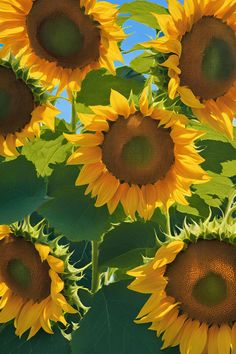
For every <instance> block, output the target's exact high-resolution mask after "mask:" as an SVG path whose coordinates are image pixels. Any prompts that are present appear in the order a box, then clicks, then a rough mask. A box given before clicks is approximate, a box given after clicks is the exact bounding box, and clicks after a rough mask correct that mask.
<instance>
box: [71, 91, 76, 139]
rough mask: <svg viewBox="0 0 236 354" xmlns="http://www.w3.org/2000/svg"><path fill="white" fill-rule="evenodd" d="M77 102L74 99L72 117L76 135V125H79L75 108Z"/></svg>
mask: <svg viewBox="0 0 236 354" xmlns="http://www.w3.org/2000/svg"><path fill="white" fill-rule="evenodd" d="M75 103H76V100H75V98H74V97H73V98H72V107H71V108H72V115H71V129H72V130H73V131H74V132H75V133H76V123H77V112H76V108H75Z"/></svg>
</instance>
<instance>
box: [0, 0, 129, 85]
mask: <svg viewBox="0 0 236 354" xmlns="http://www.w3.org/2000/svg"><path fill="white" fill-rule="evenodd" d="M117 12H118V11H117V7H116V5H112V4H110V3H108V2H105V1H100V2H96V0H80V1H79V0H50V1H48V0H34V1H33V0H24V1H22V0H14V1H12V0H0V17H1V19H0V41H1V43H2V44H4V45H5V47H4V48H3V51H2V55H4V54H5V53H7V52H8V51H9V50H11V51H12V52H13V53H14V55H16V56H19V57H21V64H22V65H23V66H27V67H29V68H30V70H31V74H32V75H33V76H34V77H36V78H37V79H41V80H43V81H45V82H46V83H47V84H52V86H55V85H59V91H62V90H63V89H64V88H65V87H67V88H69V89H70V90H72V91H74V90H79V89H80V84H81V81H82V80H83V79H84V77H85V76H86V74H87V73H88V72H89V71H91V70H93V69H97V68H101V67H105V68H107V69H108V70H110V71H111V72H113V73H115V67H114V61H115V60H120V61H122V56H121V53H120V50H119V47H118V44H117V43H118V41H120V40H122V39H124V38H125V34H124V32H123V31H122V29H121V28H120V27H119V26H118V25H117V24H116V17H117Z"/></svg>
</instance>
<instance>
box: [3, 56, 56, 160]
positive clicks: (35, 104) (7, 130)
mask: <svg viewBox="0 0 236 354" xmlns="http://www.w3.org/2000/svg"><path fill="white" fill-rule="evenodd" d="M25 77H27V78H26V79H25ZM59 112H60V111H59V110H58V109H57V108H56V107H54V106H53V105H52V104H51V103H49V101H47V99H46V96H45V95H44V91H43V90H42V88H41V87H40V86H39V85H38V83H37V81H36V80H32V78H29V77H28V73H27V71H22V70H19V67H18V62H17V61H14V60H9V61H3V60H2V61H0V155H1V156H17V155H18V154H19V151H18V150H17V148H18V147H21V146H23V145H25V144H26V143H27V141H28V140H32V139H33V138H34V137H35V136H39V135H40V125H41V124H42V123H43V124H45V125H47V126H48V127H49V128H50V129H54V119H55V116H56V115H57V114H58V113H59Z"/></svg>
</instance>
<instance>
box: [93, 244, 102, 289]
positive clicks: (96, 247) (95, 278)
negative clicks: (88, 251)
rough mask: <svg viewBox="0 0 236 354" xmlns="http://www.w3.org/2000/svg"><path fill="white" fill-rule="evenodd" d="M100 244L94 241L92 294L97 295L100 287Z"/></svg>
mask: <svg viewBox="0 0 236 354" xmlns="http://www.w3.org/2000/svg"><path fill="white" fill-rule="evenodd" d="M98 253H99V242H98V241H92V288H91V291H92V293H93V294H94V293H96V292H97V290H98V289H99V286H100V274H99V271H98Z"/></svg>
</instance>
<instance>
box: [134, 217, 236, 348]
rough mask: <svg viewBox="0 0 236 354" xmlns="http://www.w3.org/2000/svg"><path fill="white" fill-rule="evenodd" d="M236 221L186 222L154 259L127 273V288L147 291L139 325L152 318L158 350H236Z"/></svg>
mask: <svg viewBox="0 0 236 354" xmlns="http://www.w3.org/2000/svg"><path fill="white" fill-rule="evenodd" d="M235 252H236V224H235V223H234V220H233V219H232V220H227V218H226V216H225V217H223V218H220V219H218V218H215V219H213V220H212V221H210V217H209V218H208V219H207V220H206V221H204V222H201V223H200V224H194V225H187V224H185V226H184V228H183V230H182V231H181V233H180V234H179V235H178V236H176V237H169V238H168V240H167V241H166V242H165V243H164V244H162V245H161V247H160V248H159V249H158V251H157V253H156V255H155V257H154V259H153V260H152V261H151V262H149V263H147V264H145V265H143V266H140V267H137V268H135V269H133V270H131V271H129V272H128V274H129V275H131V276H134V277H136V279H135V280H134V281H133V282H132V283H131V284H130V285H129V288H130V289H131V290H134V291H137V292H140V293H147V294H151V296H150V298H149V299H148V301H147V302H146V304H145V305H144V306H143V308H142V309H141V311H140V313H139V314H138V316H137V320H136V321H135V322H137V323H149V322H152V324H151V326H150V329H151V330H154V331H156V332H157V335H158V336H162V340H163V346H162V349H164V348H167V347H172V346H177V345H178V346H179V349H180V353H181V354H187V353H188V354H190V353H194V354H222V353H225V354H230V353H234V351H235V350H236V342H235V335H236V300H235V299H236V265H235Z"/></svg>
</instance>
